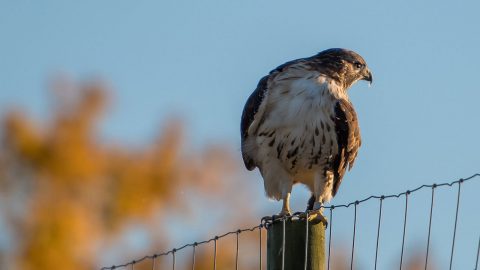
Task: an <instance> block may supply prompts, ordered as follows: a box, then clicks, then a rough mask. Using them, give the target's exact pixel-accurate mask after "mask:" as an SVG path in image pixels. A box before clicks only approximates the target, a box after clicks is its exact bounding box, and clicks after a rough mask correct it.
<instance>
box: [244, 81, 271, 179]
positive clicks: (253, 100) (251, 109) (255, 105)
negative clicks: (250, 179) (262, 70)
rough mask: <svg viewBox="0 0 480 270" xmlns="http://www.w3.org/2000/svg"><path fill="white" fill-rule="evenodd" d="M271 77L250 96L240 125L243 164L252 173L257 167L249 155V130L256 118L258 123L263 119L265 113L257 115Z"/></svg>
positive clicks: (260, 84)
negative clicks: (247, 142) (247, 143)
mask: <svg viewBox="0 0 480 270" xmlns="http://www.w3.org/2000/svg"><path fill="white" fill-rule="evenodd" d="M269 76H270V75H267V76H265V77H263V78H262V79H261V80H260V81H259V82H258V85H257V88H256V89H255V91H253V93H252V94H251V95H250V97H249V98H248V100H247V103H246V104H245V107H244V108H243V113H242V121H241V124H240V133H241V136H242V157H243V162H244V163H245V167H247V169H248V170H250V171H251V170H253V169H255V167H256V165H255V163H254V161H253V159H252V157H251V156H249V155H248V153H247V152H248V151H247V149H246V147H247V146H246V140H247V137H248V129H249V128H250V125H251V124H252V123H253V121H254V120H255V118H256V117H257V119H258V120H257V121H260V119H261V118H262V117H263V112H261V113H259V115H257V113H258V110H259V108H260V105H261V104H262V101H263V100H264V98H265V95H266V92H267V82H268V78H269Z"/></svg>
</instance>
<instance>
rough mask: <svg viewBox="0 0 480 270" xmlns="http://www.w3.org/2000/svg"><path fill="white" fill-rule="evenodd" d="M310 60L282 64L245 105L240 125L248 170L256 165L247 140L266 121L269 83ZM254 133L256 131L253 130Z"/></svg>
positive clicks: (270, 74)
mask: <svg viewBox="0 0 480 270" xmlns="http://www.w3.org/2000/svg"><path fill="white" fill-rule="evenodd" d="M306 59H308V58H300V59H296V60H293V61H289V62H286V63H285V64H282V65H280V66H278V67H277V68H275V69H274V70H272V71H270V73H269V74H268V75H267V76H265V77H263V78H262V79H261V80H260V81H259V82H258V85H257V88H256V89H255V91H253V93H252V94H251V95H250V97H249V98H248V100H247V103H246V104H245V107H244V108H243V113H242V120H241V124H240V133H241V137H242V138H241V140H242V157H243V162H244V163H245V167H247V169H248V170H250V171H251V170H253V169H255V167H256V164H255V162H254V160H253V158H252V157H251V156H250V155H249V154H248V152H249V151H248V149H247V148H249V146H248V145H247V143H246V142H247V139H248V136H249V130H250V128H252V127H253V129H256V128H257V127H258V126H259V125H260V124H261V122H262V121H263V119H264V117H265V116H264V111H265V106H262V104H265V103H266V102H265V100H266V97H267V93H268V83H269V81H271V80H272V79H273V78H274V77H275V76H277V75H278V74H280V73H282V72H283V71H285V70H286V69H287V68H288V67H290V66H292V65H294V64H297V63H300V62H304V61H305V60H306ZM252 132H254V130H252Z"/></svg>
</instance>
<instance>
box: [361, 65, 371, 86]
mask: <svg viewBox="0 0 480 270" xmlns="http://www.w3.org/2000/svg"><path fill="white" fill-rule="evenodd" d="M362 80H365V81H367V82H368V84H370V85H371V84H372V82H373V76H372V72H370V70H369V69H368V68H367V69H366V70H365V75H364V76H363V79H362Z"/></svg>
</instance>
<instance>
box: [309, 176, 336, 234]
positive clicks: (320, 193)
mask: <svg viewBox="0 0 480 270" xmlns="http://www.w3.org/2000/svg"><path fill="white" fill-rule="evenodd" d="M332 184H333V173H332V172H330V171H326V172H324V173H323V172H318V173H316V174H315V179H314V190H313V195H314V197H315V198H314V203H313V207H312V210H313V211H312V212H311V213H310V214H309V220H311V221H316V222H323V223H324V224H325V225H328V220H327V218H326V217H325V216H324V215H323V203H324V202H326V201H329V200H330V199H331V196H332V195H331V194H332ZM310 199H311V198H310ZM309 206H310V201H309Z"/></svg>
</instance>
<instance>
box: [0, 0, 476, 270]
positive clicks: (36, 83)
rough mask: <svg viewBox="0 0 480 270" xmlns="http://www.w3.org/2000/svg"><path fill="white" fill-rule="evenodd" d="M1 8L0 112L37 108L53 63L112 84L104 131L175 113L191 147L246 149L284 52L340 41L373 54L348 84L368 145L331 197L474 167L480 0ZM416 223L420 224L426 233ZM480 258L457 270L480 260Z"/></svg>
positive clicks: (126, 129) (124, 138) (118, 133)
mask: <svg viewBox="0 0 480 270" xmlns="http://www.w3.org/2000/svg"><path fill="white" fill-rule="evenodd" d="M1 6H2V8H1V9H0V37H1V38H0V39H1V42H0V113H1V112H4V111H5V110H6V109H7V108H9V107H11V106H13V105H20V106H24V107H28V108H30V109H31V111H32V112H33V113H34V114H35V115H36V116H37V117H38V118H39V119H42V118H43V117H45V116H46V113H47V112H48V105H49V103H48V100H47V99H46V96H47V95H46V93H47V92H46V88H47V82H48V80H47V79H48V78H50V77H51V76H52V75H54V74H57V73H58V72H65V73H67V74H70V75H71V76H72V77H74V78H78V79H84V78H91V77H97V76H100V77H101V78H104V79H105V80H106V81H108V82H110V83H111V85H112V88H113V89H114V102H112V106H111V107H110V109H109V112H108V114H107V117H106V118H105V120H104V122H103V125H102V137H103V138H105V139H108V140H117V141H120V142H127V143H129V144H134V145H138V144H140V145H141V144H142V143H144V142H146V141H148V140H150V139H152V138H153V136H154V135H155V133H156V132H157V130H158V128H159V125H161V123H162V122H163V121H164V120H165V119H167V118H168V117H170V116H171V115H177V116H178V115H179V116H181V117H183V118H184V119H185V120H186V123H187V131H188V134H189V135H188V136H189V137H190V139H191V141H192V144H193V145H195V146H197V147H201V146H202V145H204V144H211V143H215V142H223V143H225V144H228V145H231V147H232V149H234V151H236V152H237V153H238V155H240V152H239V149H240V138H239V119H240V115H241V110H242V108H243V104H244V102H245V100H246V98H247V97H248V95H249V94H250V93H251V91H252V90H253V89H254V88H255V86H256V83H257V81H258V79H260V78H261V77H262V76H263V75H264V74H266V73H267V72H268V71H269V70H271V69H272V68H274V67H276V66H277V65H279V64H282V63H283V62H286V61H288V60H291V59H295V58H300V57H305V56H310V55H313V54H315V53H317V52H318V51H321V50H324V49H326V48H330V47H344V48H349V49H353V50H355V51H357V52H358V53H360V54H361V55H362V56H363V57H364V58H365V59H366V61H367V62H368V64H369V66H370V68H371V70H372V71H373V74H374V84H373V85H372V87H370V88H369V87H368V86H367V84H365V83H358V84H357V85H355V86H354V87H353V88H352V89H351V91H350V96H351V100H352V102H353V103H354V105H355V107H356V110H357V112H358V116H359V120H360V126H361V129H362V137H363V145H362V148H361V150H360V153H359V157H358V159H357V161H356V164H355V168H354V169H353V170H352V171H351V172H350V173H349V174H348V175H347V176H346V178H345V181H344V184H343V185H342V187H341V190H340V192H339V195H338V196H337V197H336V198H335V199H334V200H333V203H336V204H339V203H344V202H349V201H353V200H355V199H357V198H363V197H367V196H369V195H371V194H389V193H397V192H400V191H404V190H406V189H409V188H413V187H416V186H418V185H420V184H423V183H433V182H442V181H450V180H452V181H453V180H456V179H457V178H459V177H465V176H469V175H471V174H473V173H474V172H478V171H479V168H480V158H479V150H480V142H479V139H478V138H480V121H479V115H480V109H479V106H478V104H479V100H480V89H479V87H478V85H477V82H476V80H477V78H478V77H479V75H478V74H479V71H480V51H479V50H478V48H480V29H479V25H480V17H479V16H478V10H479V8H480V4H479V3H478V1H477V2H476V1H461V2H458V1H457V2H454V1H412V0H410V1H400V2H394V3H392V2H388V1H380V0H378V1H341V2H328V3H326V2H325V1H302V2H294V1H272V0H264V1H210V0H208V1H207V0H205V1H128V2H127V1H123V2H120V1H77V2H73V1H41V2H39V1H25V0H23V1H2V3H1ZM239 162H241V161H240V160H239ZM251 175H252V176H253V177H255V178H258V173H252V174H251ZM257 182H259V181H257ZM252 185H253V184H252ZM254 187H255V188H260V187H261V185H258V183H257V184H255V186H254ZM472 187H474V188H473V190H474V191H479V185H478V184H476V185H472ZM469 191H470V192H472V189H471V190H469ZM296 194H298V195H297V198H294V202H293V203H294V208H295V207H296V208H302V209H303V205H304V201H305V200H306V197H305V196H306V195H305V192H304V191H302V190H299V191H298V193H296ZM427 195H428V194H427ZM427 195H426V197H425V198H426V199H425V200H422V203H425V202H428V196H427ZM454 195H455V194H453V196H454ZM294 196H295V194H294ZM470 196H471V198H470V199H471V200H470V201H469V202H471V203H475V202H476V201H477V200H476V197H475V195H474V194H473V193H472V194H470ZM452 198H453V199H454V197H451V198H449V199H445V207H447V208H448V205H450V203H453V202H454V200H453V199H452ZM450 200H451V201H450ZM467 202H468V201H467ZM272 205H274V206H272ZM400 205H401V204H400ZM398 207H400V206H398ZM260 208H261V209H268V210H262V211H263V212H262V213H263V214H267V213H269V212H271V211H273V210H274V211H277V210H276V209H277V208H278V209H279V208H280V206H279V205H277V204H273V203H272V202H269V201H267V200H266V199H265V201H264V204H263V205H261V206H260ZM272 209H273V210H272ZM297 210H300V209H297ZM415 213H416V212H415V211H413V212H412V214H413V215H417V216H419V217H422V218H423V214H422V212H418V213H417V214H415ZM400 216H401V215H400ZM479 216H480V215H479V214H478V211H477V212H475V211H473V212H469V214H468V215H467V216H466V217H465V219H464V221H465V223H466V224H467V225H468V226H467V225H465V226H466V228H467V229H465V231H464V234H465V241H466V242H465V244H464V245H459V246H458V248H459V249H460V248H464V249H465V250H464V252H458V253H461V254H467V253H468V252H470V251H468V252H467V249H470V248H471V246H475V245H476V240H475V239H478V237H479V233H480V232H479V230H478V228H480V217H479ZM446 218H447V217H446ZM447 219H448V220H450V219H451V218H450V217H448V218H447ZM366 223H367V224H369V223H368V221H366ZM422 226H423V225H422ZM446 229H448V228H446ZM416 230H417V229H416V227H413V228H412V235H415V233H417V234H419V235H420V236H424V235H425V233H423V231H420V229H418V231H416ZM469 237H470V238H471V239H470V240H471V241H470V242H471V243H470V242H469V241H468V238H469ZM419 241H420V240H419ZM392 249H394V248H392ZM392 252H394V251H392ZM438 253H439V254H442V253H441V251H438ZM468 254H470V253H468ZM459 256H460V255H459ZM462 256H463V255H462ZM465 256H466V255H465ZM438 257H439V259H441V257H442V256H438ZM471 259H472V258H465V262H463V261H462V262H458V263H459V265H458V267H459V268H458V269H467V268H464V267H471V265H470V264H468V263H469V262H470V261H471ZM459 261H460V260H459ZM460 263H465V265H461V264H460ZM366 265H368V264H366ZM462 266H464V267H462Z"/></svg>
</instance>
